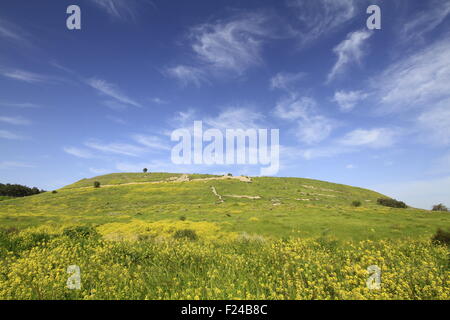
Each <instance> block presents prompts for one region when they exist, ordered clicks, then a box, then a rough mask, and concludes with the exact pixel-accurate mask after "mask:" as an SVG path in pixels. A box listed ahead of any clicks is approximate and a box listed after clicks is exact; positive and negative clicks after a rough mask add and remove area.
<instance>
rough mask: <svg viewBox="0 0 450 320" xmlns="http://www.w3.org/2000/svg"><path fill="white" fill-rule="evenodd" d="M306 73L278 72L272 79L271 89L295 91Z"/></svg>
mask: <svg viewBox="0 0 450 320" xmlns="http://www.w3.org/2000/svg"><path fill="white" fill-rule="evenodd" d="M305 75H306V74H305V73H303V72H299V73H287V72H280V73H277V74H276V75H275V76H274V77H272V79H270V88H271V89H281V90H286V91H293V90H294V89H295V84H296V83H297V82H298V81H299V80H302V79H303V78H304V77H305Z"/></svg>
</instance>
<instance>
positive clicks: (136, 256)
mask: <svg viewBox="0 0 450 320" xmlns="http://www.w3.org/2000/svg"><path fill="white" fill-rule="evenodd" d="M181 239H182V240H174V239H173V238H172V239H171V238H160V239H159V240H144V241H137V242H128V241H105V240H101V239H99V238H98V237H95V236H94V234H93V233H92V231H89V230H87V229H77V228H73V229H71V232H65V233H63V234H61V233H60V234H47V233H46V232H45V231H44V228H41V229H34V230H33V229H30V230H25V231H22V232H20V233H15V232H9V233H4V232H3V233H0V266H1V270H2V272H1V274H0V299H442V300H448V299H450V290H449V283H448V280H449V276H450V271H449V266H448V258H447V256H448V251H447V248H446V247H444V246H440V245H433V244H431V242H430V241H406V240H396V241H370V240H366V241H360V242H342V243H341V242H339V241H336V240H333V239H329V238H323V237H322V238H317V239H294V238H292V239H285V240H264V239H261V238H259V237H253V238H252V237H249V236H246V237H239V238H236V239H234V240H233V239H232V240H228V239H222V240H220V241H219V240H215V241H201V240H195V239H189V240H186V239H185V238H183V237H181ZM73 265H75V266H78V267H79V268H80V280H81V281H80V285H81V286H80V289H79V290H77V289H69V288H68V287H67V282H68V279H69V277H71V275H72V274H71V273H68V270H71V269H68V267H69V266H73ZM373 265H376V266H377V267H378V268H380V270H381V272H382V283H381V289H379V290H376V289H372V290H371V289H369V288H368V287H367V281H368V279H369V273H368V271H367V268H368V267H369V266H373Z"/></svg>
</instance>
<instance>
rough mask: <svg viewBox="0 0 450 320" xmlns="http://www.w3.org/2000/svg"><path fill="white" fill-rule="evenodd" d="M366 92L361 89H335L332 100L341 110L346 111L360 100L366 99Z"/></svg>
mask: <svg viewBox="0 0 450 320" xmlns="http://www.w3.org/2000/svg"><path fill="white" fill-rule="evenodd" d="M367 97H368V94H367V93H365V92H362V91H343V90H341V91H336V92H335V93H334V98H333V101H335V102H336V103H337V104H338V105H339V107H340V109H341V111H344V112H347V111H350V110H352V109H353V108H354V107H355V106H356V105H357V104H358V103H359V102H360V101H362V100H364V99H366V98H367Z"/></svg>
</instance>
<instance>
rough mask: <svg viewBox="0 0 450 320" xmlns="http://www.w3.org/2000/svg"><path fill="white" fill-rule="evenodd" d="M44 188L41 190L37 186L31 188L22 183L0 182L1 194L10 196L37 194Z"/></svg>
mask: <svg viewBox="0 0 450 320" xmlns="http://www.w3.org/2000/svg"><path fill="white" fill-rule="evenodd" d="M43 192H45V191H44V190H39V189H38V188H36V187H33V188H29V187H27V186H22V185H20V184H9V183H7V184H3V183H0V196H8V197H26V196H32V195H35V194H39V193H43Z"/></svg>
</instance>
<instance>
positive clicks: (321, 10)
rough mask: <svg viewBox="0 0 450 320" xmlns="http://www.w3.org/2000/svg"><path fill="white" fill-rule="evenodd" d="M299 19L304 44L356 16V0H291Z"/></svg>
mask: <svg viewBox="0 0 450 320" xmlns="http://www.w3.org/2000/svg"><path fill="white" fill-rule="evenodd" d="M288 4H289V6H290V7H292V8H294V9H295V14H296V16H297V18H298V20H299V23H300V25H299V27H298V35H299V36H300V40H301V41H302V43H303V44H306V43H309V42H311V41H313V40H316V39H318V38H320V37H321V36H323V35H329V34H330V33H332V32H333V31H335V30H336V29H337V28H339V27H340V26H342V25H344V24H346V23H347V22H349V21H350V20H351V19H352V18H354V17H355V16H356V13H357V10H358V7H357V5H358V3H357V1H354V0H307V1H305V0H291V1H289V2H288Z"/></svg>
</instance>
